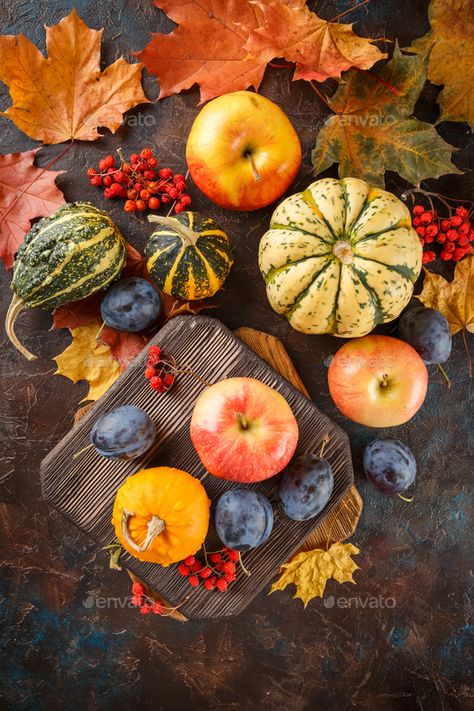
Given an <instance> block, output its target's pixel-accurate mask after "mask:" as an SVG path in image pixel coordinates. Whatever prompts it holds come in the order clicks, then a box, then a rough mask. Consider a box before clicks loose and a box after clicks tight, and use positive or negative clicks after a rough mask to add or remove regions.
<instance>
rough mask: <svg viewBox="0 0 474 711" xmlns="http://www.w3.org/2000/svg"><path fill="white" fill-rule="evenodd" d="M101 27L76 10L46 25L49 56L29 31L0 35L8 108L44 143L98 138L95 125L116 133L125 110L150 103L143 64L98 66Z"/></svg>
mask: <svg viewBox="0 0 474 711" xmlns="http://www.w3.org/2000/svg"><path fill="white" fill-rule="evenodd" d="M101 40H102V30H99V31H97V30H92V29H90V28H89V27H88V26H87V25H86V24H85V23H84V22H83V21H82V20H81V19H80V17H79V16H78V15H77V13H76V11H75V10H73V11H72V12H71V14H70V15H68V16H67V17H64V18H63V19H62V20H61V21H60V22H59V23H58V24H57V25H54V26H53V27H46V47H47V51H48V57H47V58H45V57H44V56H43V55H42V53H41V52H40V51H39V49H38V48H37V47H35V45H34V44H33V43H32V42H30V40H29V39H28V38H27V37H25V35H23V34H21V35H18V36H17V35H1V36H0V81H3V82H4V83H5V84H7V85H8V88H9V90H10V95H11V98H12V101H13V104H12V106H10V107H9V108H8V109H7V110H6V111H5V112H4V114H3V115H4V116H8V118H10V119H11V120H12V121H13V123H14V124H15V125H16V126H17V127H18V128H19V129H20V130H21V131H23V132H24V133H26V135H27V136H30V138H34V139H35V140H37V141H42V142H43V143H48V144H53V143H63V142H64V141H68V140H71V139H77V140H80V141H94V140H95V139H96V138H99V137H100V133H99V132H98V130H97V128H98V127H99V126H104V127H106V128H108V129H110V130H111V131H112V132H115V131H116V130H117V129H118V127H119V126H120V125H121V124H122V122H123V114H124V113H125V111H128V110H129V109H131V108H132V107H134V106H136V105H137V104H142V103H149V101H148V99H147V98H146V96H145V94H144V93H143V89H142V85H141V73H142V66H143V65H142V64H128V63H127V62H126V61H125V60H124V59H123V57H121V58H120V59H117V60H116V61H115V62H114V63H113V64H111V65H110V66H109V67H107V68H106V69H105V71H103V72H101V71H100V46H101Z"/></svg>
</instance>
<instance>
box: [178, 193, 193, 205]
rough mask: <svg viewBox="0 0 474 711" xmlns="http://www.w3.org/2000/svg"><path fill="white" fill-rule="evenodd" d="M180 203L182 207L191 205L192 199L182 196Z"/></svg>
mask: <svg viewBox="0 0 474 711" xmlns="http://www.w3.org/2000/svg"><path fill="white" fill-rule="evenodd" d="M180 203H181V205H190V204H191V197H190V196H189V195H181V198H180Z"/></svg>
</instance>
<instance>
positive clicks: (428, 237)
mask: <svg viewBox="0 0 474 711" xmlns="http://www.w3.org/2000/svg"><path fill="white" fill-rule="evenodd" d="M425 242H426V243H427V244H430V243H431V242H434V237H430V235H426V236H425Z"/></svg>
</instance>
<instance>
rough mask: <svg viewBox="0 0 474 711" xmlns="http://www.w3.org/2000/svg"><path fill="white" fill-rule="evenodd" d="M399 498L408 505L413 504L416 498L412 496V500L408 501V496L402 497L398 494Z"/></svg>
mask: <svg viewBox="0 0 474 711" xmlns="http://www.w3.org/2000/svg"><path fill="white" fill-rule="evenodd" d="M398 496H399V497H400V498H401V500H402V501H406V502H407V504H411V502H412V501H413V499H414V498H415V497H414V496H412V497H411V498H410V499H407V497H406V496H402V495H401V494H398Z"/></svg>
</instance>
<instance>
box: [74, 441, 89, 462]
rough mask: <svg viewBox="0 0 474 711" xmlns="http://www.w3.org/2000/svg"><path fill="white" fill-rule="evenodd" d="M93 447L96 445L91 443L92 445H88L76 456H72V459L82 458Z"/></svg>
mask: <svg viewBox="0 0 474 711" xmlns="http://www.w3.org/2000/svg"><path fill="white" fill-rule="evenodd" d="M93 446H94V445H93V444H92V442H91V443H90V444H88V445H87V447H83V448H82V449H80V450H79V451H78V452H76V453H75V454H73V455H72V458H73V459H77V458H78V457H80V456H81V454H84V452H87V450H88V449H90V448H91V447H93Z"/></svg>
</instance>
